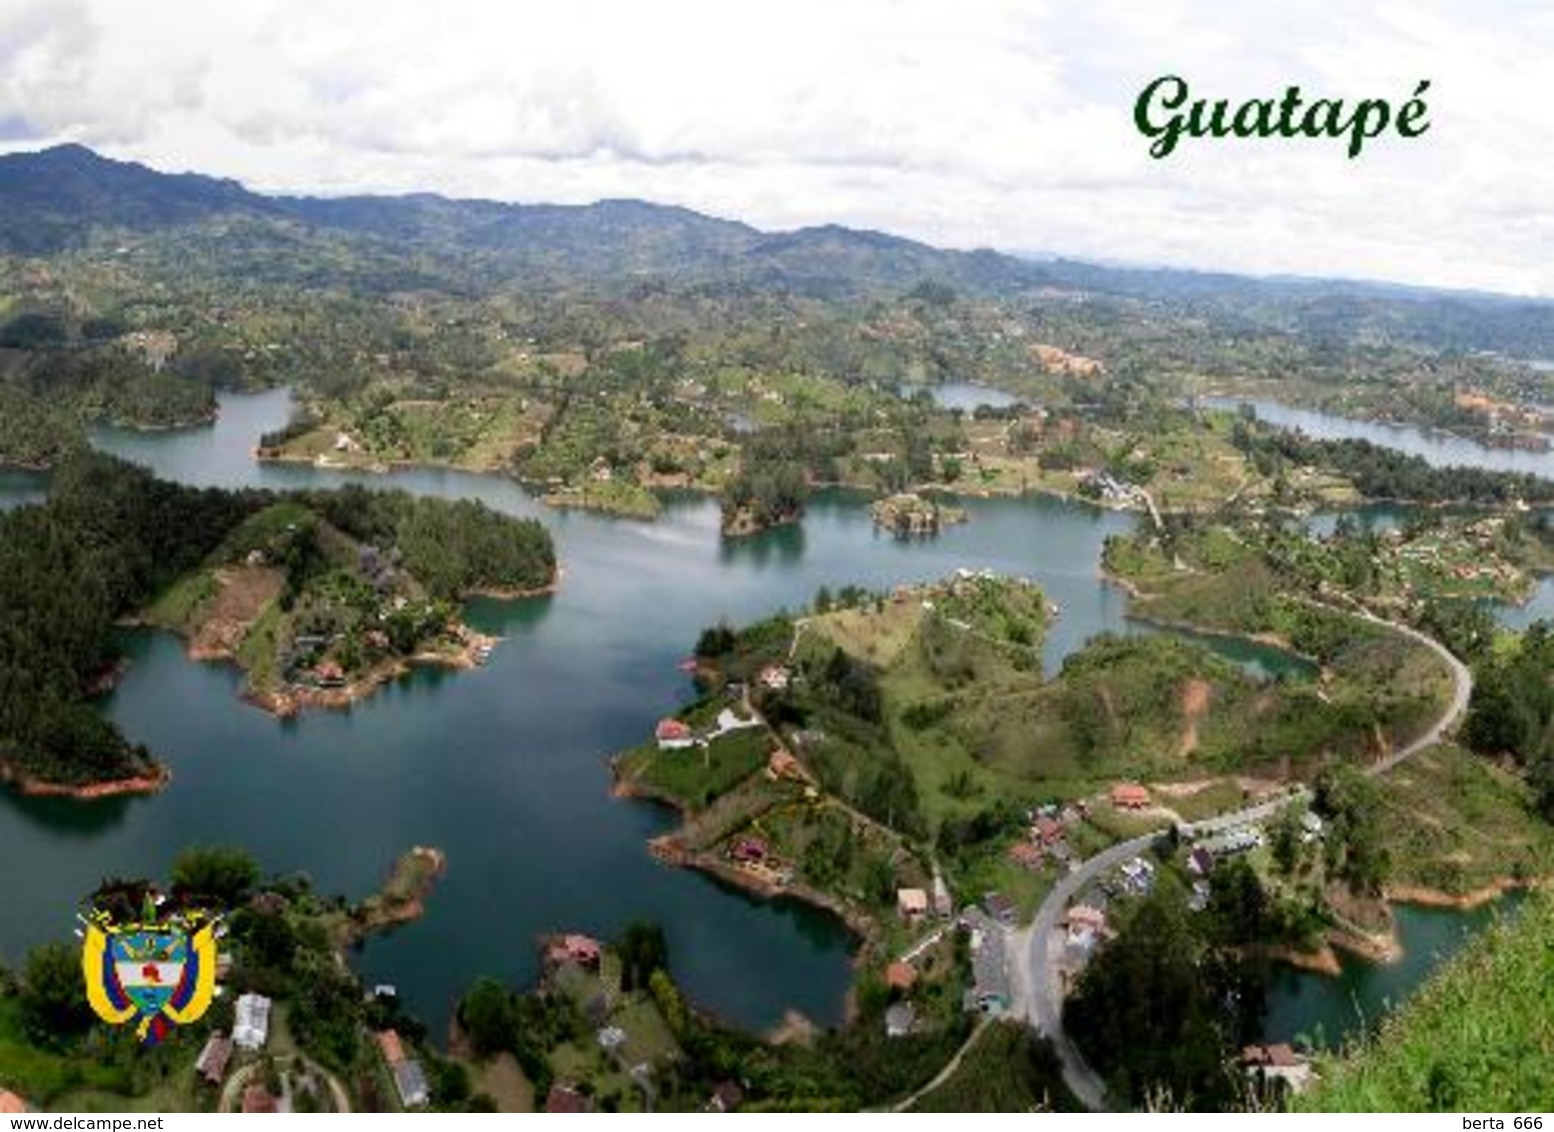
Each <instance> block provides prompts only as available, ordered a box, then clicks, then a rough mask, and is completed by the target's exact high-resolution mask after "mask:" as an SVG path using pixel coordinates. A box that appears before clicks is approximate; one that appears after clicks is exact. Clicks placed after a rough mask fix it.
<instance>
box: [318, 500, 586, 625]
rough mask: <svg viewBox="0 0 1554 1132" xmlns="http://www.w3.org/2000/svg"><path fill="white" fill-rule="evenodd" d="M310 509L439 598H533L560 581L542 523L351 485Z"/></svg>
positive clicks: (463, 503) (472, 503)
mask: <svg viewBox="0 0 1554 1132" xmlns="http://www.w3.org/2000/svg"><path fill="white" fill-rule="evenodd" d="M303 499H304V501H305V502H306V503H307V504H308V506H309V507H311V508H312V509H313V510H314V511H315V512H317V513H318V514H319V515H320V516H322V517H323V518H324V519H325V520H326V521H327V522H329V523H330V524H331V525H332V526H334V527H336V528H338V529H339V530H341V531H343V532H345V533H346V534H348V535H350V536H351V537H352V538H354V539H356V540H357V541H358V542H362V543H366V544H368V545H371V546H375V547H380V548H384V549H389V548H392V549H394V550H396V551H397V552H398V556H399V562H400V565H402V566H403V567H404V569H405V570H406V571H408V572H409V573H410V574H411V575H412V576H414V577H415V578H416V580H417V581H419V582H420V583H421V584H422V585H423V586H424V587H425V588H426V591H427V593H428V594H430V595H431V596H432V597H434V598H439V599H442V600H446V601H454V600H457V599H459V598H463V597H466V596H469V595H470V594H474V593H479V592H481V591H485V590H492V591H515V590H534V589H539V588H542V587H544V586H548V585H550V584H551V583H552V582H553V581H554V580H555V576H556V550H555V546H554V544H553V543H552V542H551V538H550V533H549V532H548V531H547V530H546V529H545V526H544V524H542V523H540V522H539V521H538V520H536V519H515V518H513V517H511V516H509V515H503V514H502V513H501V512H499V511H494V510H492V509H491V508H490V507H487V506H486V505H485V504H484V503H481V502H479V501H478V500H472V499H456V500H445V499H433V498H427V497H422V496H415V495H411V494H410V493H409V492H405V491H371V490H368V489H367V488H363V487H359V486H356V485H349V486H346V487H342V488H339V489H337V490H334V491H325V492H309V493H307V494H306V495H305V496H303Z"/></svg>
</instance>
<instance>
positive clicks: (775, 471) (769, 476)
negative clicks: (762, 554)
mask: <svg viewBox="0 0 1554 1132" xmlns="http://www.w3.org/2000/svg"><path fill="white" fill-rule="evenodd" d="M808 498H809V480H808V477H807V476H806V475H805V472H804V468H803V466H802V465H800V464H796V463H791V462H786V461H784V462H757V461H754V460H752V459H751V458H750V456H749V455H748V454H747V455H746V457H745V460H744V463H743V464H742V465H741V467H740V469H739V471H738V472H737V473H735V474H734V475H733V476H732V477H730V479H729V481H728V483H727V484H725V485H724V488H723V521H724V523H725V524H728V525H732V524H733V523H734V522H735V521H736V520H737V519H738V518H740V517H741V516H747V517H748V518H749V521H750V522H751V523H752V524H753V525H754V526H755V527H756V528H757V529H760V528H764V527H770V526H774V525H776V524H778V523H786V522H790V521H792V520H793V519H796V518H798V517H799V516H801V515H802V514H803V513H804V503H805V501H806V500H807V499H808Z"/></svg>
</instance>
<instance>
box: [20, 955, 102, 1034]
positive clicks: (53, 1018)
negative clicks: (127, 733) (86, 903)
mask: <svg viewBox="0 0 1554 1132" xmlns="http://www.w3.org/2000/svg"><path fill="white" fill-rule="evenodd" d="M21 1007H22V1020H23V1024H24V1025H25V1026H26V1027H27V1031H28V1033H29V1034H31V1035H32V1036H33V1037H34V1038H35V1039H37V1040H40V1041H44V1042H48V1043H51V1044H52V1043H53V1042H57V1041H58V1040H59V1039H61V1038H66V1037H70V1036H72V1035H75V1034H80V1033H84V1032H85V1031H86V1030H87V1029H88V1028H89V1027H90V1026H91V1024H92V1012H91V1009H90V1008H89V1007H88V1006H87V1003H86V994H85V993H84V991H83V989H82V984H81V953H80V951H78V950H77V949H76V948H74V947H71V946H69V945H67V944H64V943H45V944H42V945H41V946H39V947H35V948H33V949H32V950H31V951H29V952H28V953H27V962H26V965H25V966H24V967H23V969H22V978H21Z"/></svg>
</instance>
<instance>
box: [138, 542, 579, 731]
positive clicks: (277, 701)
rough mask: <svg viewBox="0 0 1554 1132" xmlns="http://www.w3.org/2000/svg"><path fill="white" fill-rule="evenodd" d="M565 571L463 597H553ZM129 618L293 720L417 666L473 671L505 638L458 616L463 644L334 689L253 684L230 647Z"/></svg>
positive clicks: (401, 660)
mask: <svg viewBox="0 0 1554 1132" xmlns="http://www.w3.org/2000/svg"><path fill="white" fill-rule="evenodd" d="M563 576H564V571H563V570H562V568H561V567H560V566H557V567H556V568H555V570H553V571H552V573H551V578H550V581H549V582H547V583H545V584H544V585H542V586H534V587H530V588H527V589H509V588H504V587H501V586H484V587H477V588H476V589H473V590H470V591H468V592H467V593H466V594H464V596H463V597H462V598H461V601H464V602H468V601H469V600H471V599H473V598H488V599H490V600H493V601H521V600H526V599H529V598H538V597H549V596H552V595H554V594H555V593H556V592H558V591H559V590H560V588H561V582H562V578H563ZM126 623H128V624H135V625H145V626H150V627H152V628H157V629H165V631H167V632H172V633H175V634H176V635H177V636H179V637H180V638H181V639H182V640H184V642H185V646H184V651H185V655H186V656H188V658H189V659H190V660H193V661H197V662H199V663H206V664H231V665H233V666H235V667H236V668H237V669H238V671H240V672H242V673H243V674H244V677H245V680H244V685H243V688H242V690H241V691H240V692H239V693H238V698H239V699H241V700H243V701H244V702H245V703H249V704H252V705H253V706H254V707H257V708H259V709H260V710H261V711H266V712H269V713H270V714H271V715H273V716H275V717H276V718H278V719H293V718H295V717H296V716H298V715H300V714H301V712H302V710H303V709H304V708H324V709H332V710H340V709H349V708H350V707H352V706H353V705H354V704H356V703H358V702H360V701H362V700H365V699H367V698H368V697H369V696H372V695H373V694H375V693H376V692H377V691H378V689H379V688H381V687H383V685H385V684H389V683H392V682H393V681H395V680H398V679H400V678H401V677H403V676H406V675H408V674H409V673H410V671H411V670H412V669H414V668H417V667H441V668H449V669H453V670H454V671H459V672H469V671H472V670H474V669H476V668H481V667H483V666H484V663H485V662H484V660H482V659H481V658H480V654H481V653H482V652H484V653H486V654H489V653H490V652H491V650H493V649H494V648H495V647H496V646H497V644H499V643H500V642H501V640H502V638H501V637H497V636H493V635H490V634H487V633H481V632H479V631H477V630H475V629H473V628H471V627H470V626H469V625H468V624H466V623H465V622H463V621H459V622H458V623H457V626H456V628H455V630H454V631H455V634H456V635H457V636H458V638H459V644H458V647H456V648H454V649H453V650H452V651H449V652H439V651H427V650H422V651H420V652H415V653H410V654H409V655H406V656H396V657H390V658H386V659H384V660H381V661H379V662H378V663H377V664H375V665H373V666H372V667H370V668H368V669H366V670H364V671H363V672H362V673H361V674H360V675H359V676H358V677H357V678H356V679H354V680H352V681H350V682H349V683H346V684H342V685H340V686H339V687H335V688H316V687H310V686H303V685H298V686H289V687H288V686H282V687H279V688H274V689H265V690H261V689H257V688H254V687H253V686H252V685H250V684H249V683H248V682H247V679H246V678H247V675H248V670H247V669H246V668H244V667H243V664H242V663H241V661H239V660H238V658H237V654H236V653H235V652H234V651H233V650H231V649H228V648H201V647H198V646H196V645H194V644H193V643H192V641H190V639H189V638H188V637H187V636H186V635H185V634H184V633H182V632H179V631H178V630H173V629H166V627H165V626H159V625H156V624H155V623H154V622H151V621H149V620H147V619H146V618H145V617H144V616H142V615H141V614H136V615H134V616H133V617H132V618H129V619H127V621H126Z"/></svg>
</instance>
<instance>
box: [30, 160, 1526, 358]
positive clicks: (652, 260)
mask: <svg viewBox="0 0 1554 1132" xmlns="http://www.w3.org/2000/svg"><path fill="white" fill-rule="evenodd" d="M217 220H220V221H226V222H229V223H232V224H235V225H237V227H236V229H235V231H236V233H237V235H238V236H239V237H240V239H239V241H238V242H239V243H243V244H248V245H252V244H253V242H254V241H255V240H256V239H257V240H259V242H261V243H272V244H275V245H276V246H277V247H278V246H281V245H285V244H288V243H294V242H296V241H298V240H299V239H300V240H307V239H308V232H309V231H310V230H311V231H314V232H325V233H334V234H336V235H344V236H348V237H351V238H353V242H354V243H355V245H356V249H357V250H358V251H371V252H373V253H374V254H376V255H379V256H381V255H385V254H390V255H395V256H397V258H398V259H399V261H400V262H399V265H398V266H399V267H400V268H401V269H408V268H412V267H413V268H415V270H417V271H420V270H423V269H426V268H427V267H428V265H427V264H426V263H424V262H416V261H415V257H414V256H413V255H406V254H405V253H409V252H414V251H421V252H428V251H430V252H441V253H443V254H445V255H461V256H465V257H467V256H469V255H470V253H472V252H478V253H479V254H480V256H481V257H482V258H486V259H489V260H490V261H491V265H492V266H493V267H494V268H495V269H496V272H495V274H496V275H497V276H505V277H509V278H511V277H513V276H529V277H544V278H551V279H556V278H565V279H572V280H575V281H585V280H586V281H592V282H602V281H616V282H619V281H621V280H627V279H633V278H640V277H642V276H650V275H656V276H663V277H668V276H673V277H676V278H679V279H681V280H694V279H697V278H702V279H708V280H711V279H717V280H720V281H723V282H728V281H732V280H738V281H741V282H743V283H746V284H749V285H753V286H756V287H761V288H775V289H784V290H786V289H792V290H797V291H802V292H805V293H809V294H814V295H821V296H836V295H841V294H858V293H866V292H869V291H871V290H874V291H877V290H878V289H879V288H886V289H891V290H899V289H902V288H905V287H911V286H912V285H914V284H916V283H920V282H924V281H933V282H935V283H937V284H949V285H951V286H954V287H958V288H962V289H964V290H966V291H968V292H972V293H980V294H992V293H1001V294H1008V293H1021V292H1035V291H1036V290H1037V289H1039V288H1044V287H1055V288H1059V289H1062V290H1068V291H1073V292H1088V293H1091V294H1098V295H1110V296H1114V297H1116V298H1117V299H1120V300H1125V301H1128V302H1142V303H1144V304H1147V305H1151V306H1161V305H1163V306H1166V307H1171V308H1186V307H1190V308H1191V309H1192V310H1194V311H1196V312H1198V314H1199V315H1201V316H1206V317H1208V318H1209V319H1210V320H1211V321H1212V322H1213V323H1214V324H1215V326H1216V327H1217V328H1219V329H1220V330H1222V331H1223V332H1224V333H1225V334H1227V335H1230V336H1231V337H1235V336H1238V335H1242V334H1246V333H1258V332H1261V333H1268V334H1274V335H1282V336H1286V337H1288V338H1289V339H1290V340H1292V341H1293V340H1296V339H1301V340H1308V341H1311V342H1314V343H1316V344H1318V346H1319V347H1320V346H1322V345H1323V344H1326V343H1335V342H1350V343H1355V344H1361V345H1363V344H1373V343H1377V342H1389V341H1390V342H1409V343H1412V344H1414V345H1416V346H1418V347H1421V348H1424V349H1428V350H1450V351H1456V350H1494V351H1499V352H1501V353H1504V354H1507V355H1509V356H1512V357H1533V358H1536V357H1551V356H1554V304H1550V303H1547V302H1539V301H1534V300H1521V299H1509V298H1504V297H1500V296H1489V295H1470V294H1462V293H1454V292H1440V291H1430V290H1425V289H1419V288H1407V287H1399V286H1391V285H1384V284H1369V283H1355V282H1346V281H1340V280H1320V279H1316V280H1290V279H1254V278H1249V277H1244V276H1235V275H1226V274H1220V273H1209V272H1196V271H1182V270H1158V269H1140V268H1124V267H1115V266H1102V265H1097V264H1090V263H1082V262H1078V261H1072V260H1065V259H1039V260H1037V259H1031V258H1021V257H1017V256H1013V255H1006V254H1003V253H1000V252H995V251H992V250H988V249H978V250H975V251H970V252H966V251H955V250H947V249H941V248H935V247H931V246H929V245H927V244H923V243H920V242H918V241H914V240H908V239H904V238H901V237H898V236H893V235H889V234H886V233H881V232H874V231H868V230H860V229H852V228H846V227H843V226H840V225H836V224H827V225H820V226H817V227H811V228H803V229H799V230H796V231H792V232H779V233H766V232H761V231H759V230H757V229H755V228H752V227H750V226H748V225H746V224H742V223H738V222H735V221H729V220H722V219H718V218H715V217H710V216H705V215H702V214H700V213H697V212H694V211H692V210H690V209H686V208H679V207H673V206H665V205H659V204H653V203H650V202H646V201H640V200H604V201H598V202H595V203H593V204H587V205H552V204H509V203H503V202H497V201H484V200H450V199H448V198H445V197H441V196H437V195H435V194H430V193H417V194H412V195H406V196H394V197H386V196H350V197H339V198H315V197H297V196H274V197H271V196H264V195H261V194H259V193H254V192H250V191H249V190H247V189H245V188H244V187H243V186H241V185H239V184H238V183H237V182H235V181H231V180H223V179H219V178H215V177H207V176H201V175H198V174H193V173H184V174H176V175H173V174H165V173H160V172H157V171H155V170H152V169H149V168H147V167H146V166H144V165H140V164H136V163H133V162H121V161H112V160H109V159H107V158H104V157H102V156H100V155H98V154H96V153H94V152H92V151H91V150H89V149H86V148H85V147H83V146H79V145H63V146H56V147H54V148H52V149H47V150H43V151H41V152H38V153H16V154H10V155H5V156H0V250H5V251H10V252H14V253H19V254H24V255H49V254H53V253H57V252H59V251H61V250H65V249H69V248H75V247H80V246H81V245H83V244H85V243H87V242H89V241H90V240H91V239H93V238H94V235H95V234H97V233H102V232H107V233H114V232H120V233H122V232H140V233H147V232H154V231H159V230H166V229H171V228H181V227H182V228H190V227H195V226H198V225H201V224H206V225H208V224H210V223H211V222H212V221H217ZM250 250H252V249H251V248H250ZM347 258H348V257H347ZM339 262H340V261H339V258H338V257H336V263H337V264H338V263H339ZM434 273H435V271H434Z"/></svg>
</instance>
